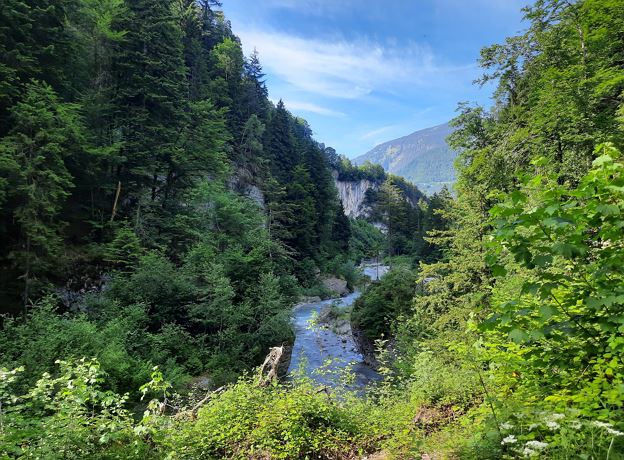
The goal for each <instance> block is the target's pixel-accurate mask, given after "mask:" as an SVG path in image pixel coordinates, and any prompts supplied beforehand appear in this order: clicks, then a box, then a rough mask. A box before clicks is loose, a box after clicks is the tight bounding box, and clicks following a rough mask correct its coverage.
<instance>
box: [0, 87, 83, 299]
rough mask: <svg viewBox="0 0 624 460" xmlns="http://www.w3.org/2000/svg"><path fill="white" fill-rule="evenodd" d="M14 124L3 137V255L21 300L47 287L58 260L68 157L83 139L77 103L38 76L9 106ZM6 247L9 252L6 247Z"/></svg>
mask: <svg viewBox="0 0 624 460" xmlns="http://www.w3.org/2000/svg"><path fill="white" fill-rule="evenodd" d="M11 120H12V125H13V128H12V129H11V131H10V132H9V135H8V136H7V137H5V138H4V139H2V141H1V142H0V167H2V168H3V170H2V177H4V178H8V180H6V179H5V181H4V183H3V184H2V186H3V189H2V190H1V193H0V197H4V199H5V204H4V207H3V209H2V217H3V219H2V220H3V222H5V223H6V222H12V225H10V226H9V227H8V228H4V229H3V231H4V232H6V233H5V234H4V235H3V236H2V239H3V241H5V245H4V248H3V254H2V257H3V258H7V259H9V260H10V261H11V262H12V265H13V267H14V269H15V270H16V271H17V272H18V273H19V274H20V275H19V278H20V280H21V283H22V286H23V289H22V299H23V303H24V305H25V306H26V305H27V304H28V302H29V301H30V299H31V296H32V295H34V294H35V293H36V291H37V290H38V289H40V288H41V287H43V285H44V282H45V276H46V274H47V273H49V272H50V269H51V267H52V264H55V265H59V264H60V262H61V260H60V258H59V256H60V251H61V249H62V235H61V230H62V229H63V225H64V224H63V222H62V221H61V220H60V218H59V216H60V213H61V210H62V208H63V205H64V203H65V200H66V199H67V197H68V196H69V194H70V190H71V188H72V187H73V178H72V177H71V175H70V174H69V171H68V169H67V166H66V161H67V158H68V157H69V156H70V155H72V154H75V153H79V149H80V148H81V146H82V144H83V132H82V130H83V128H82V126H81V123H80V120H79V119H78V117H77V115H76V107H75V106H73V105H68V104H63V103H60V102H59V101H58V98H57V96H56V94H55V93H54V91H53V90H52V88H51V87H50V86H49V85H47V84H45V83H41V82H38V81H33V82H32V83H30V84H29V85H28V86H27V87H26V95H25V97H24V100H23V101H22V102H19V103H18V104H16V105H15V107H13V108H12V110H11ZM5 251H6V252H5Z"/></svg>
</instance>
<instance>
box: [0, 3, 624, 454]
mask: <svg viewBox="0 0 624 460" xmlns="http://www.w3.org/2000/svg"><path fill="white" fill-rule="evenodd" d="M5 6H6V7H5ZM524 14H525V17H526V20H527V24H528V27H527V29H526V30H525V31H523V32H522V33H520V34H519V35H517V36H513V37H509V38H507V39H506V40H505V42H504V43H501V44H496V45H491V46H486V47H485V48H483V50H482V53H481V60H480V65H481V67H482V69H483V72H484V74H483V77H482V78H481V79H480V81H479V82H480V83H482V84H485V83H489V82H492V83H494V85H495V87H496V90H495V92H494V105H493V107H480V106H473V105H468V104H465V103H462V104H460V106H459V114H458V116H457V118H456V119H455V120H453V122H452V126H453V128H454V129H455V131H454V132H453V134H452V135H451V136H450V137H449V139H448V142H449V145H450V146H451V147H452V148H453V149H454V150H456V151H458V152H459V156H458V159H457V161H456V173H457V183H456V185H455V189H454V194H451V193H448V192H447V191H443V192H441V193H439V194H436V195H434V196H433V197H431V198H430V199H428V198H425V197H424V196H423V195H422V194H421V193H420V192H419V191H418V190H417V189H416V188H414V187H413V186H412V185H410V184H409V183H407V182H406V181H404V180H402V179H400V178H396V177H393V176H388V175H386V174H385V173H384V172H383V170H381V168H379V167H375V166H373V165H370V164H368V165H364V166H363V167H360V168H356V167H354V166H353V165H352V164H351V163H350V162H349V161H347V160H345V159H344V158H342V159H341V158H340V157H339V156H338V155H336V152H335V151H334V150H333V149H330V148H325V146H323V145H322V144H319V143H317V142H316V141H314V140H313V139H312V136H311V130H310V128H309V126H308V125H307V124H306V123H305V122H304V121H303V120H301V119H298V118H295V117H293V116H292V115H291V114H290V113H289V112H288V111H287V110H286V109H285V107H284V104H282V103H281V102H280V103H279V104H277V106H274V105H273V104H272V103H271V102H270V101H269V100H268V98H267V89H266V86H265V84H264V83H263V79H264V76H263V71H262V68H261V65H260V61H259V57H258V55H257V54H256V53H254V54H253V55H251V56H248V57H245V56H244V55H243V53H242V51H241V45H240V42H239V40H238V39H237V38H236V36H235V35H234V33H233V32H232V31H231V29H230V26H229V23H228V22H227V20H226V19H225V18H224V16H223V14H222V13H221V12H220V11H219V5H218V4H217V2H214V1H208V0H206V1H203V0H202V1H199V2H197V1H195V0H151V1H147V0H50V1H30V0H5V3H4V5H3V8H2V9H1V10H0V50H1V53H0V238H1V239H2V242H3V244H2V248H1V254H0V264H1V269H2V271H1V272H0V275H1V277H0V282H1V283H2V284H1V289H0V292H1V294H2V297H3V298H2V308H3V310H4V311H7V312H11V313H12V314H11V315H6V316H4V317H3V322H2V330H0V350H2V351H1V354H0V456H2V457H3V458H46V459H47V458H94V459H96V458H97V459H110V458H124V459H125V458H136V459H146V458H150V459H151V458H163V459H165V458H167V459H173V458H188V459H196V458H206V459H220V458H235V459H273V458H284V459H299V458H302V459H303V458H322V459H356V458H375V459H391V458H398V459H412V458H422V459H434V458H436V459H437V458H440V459H442V458H449V459H453V458H461V459H479V460H481V459H499V458H503V459H515V458H552V459H571V458H581V459H607V460H615V459H622V458H624V271H623V267H624V232H623V228H624V218H623V215H624V214H623V213H624V158H623V157H622V152H623V151H624V58H623V57H624V1H622V0H576V1H562V0H537V1H535V2H534V3H533V4H532V6H530V7H527V8H526V9H525V10H524ZM332 170H334V173H333V174H334V175H337V176H338V178H339V179H341V180H346V181H348V180H360V179H366V180H370V181H371V182H375V181H376V183H377V184H378V187H377V188H376V189H375V190H373V189H371V190H373V192H371V194H372V195H375V196H371V197H370V199H371V200H372V201H374V202H375V204H376V205H375V207H373V208H372V209H373V211H372V212H373V214H371V216H370V220H371V221H374V222H377V223H382V224H383V225H384V226H385V227H386V230H387V232H386V233H385V234H382V233H380V232H379V231H377V230H376V229H375V228H374V227H373V226H372V225H371V224H370V223H369V222H366V221H363V220H349V219H348V218H347V217H346V216H345V215H344V212H343V210H342V207H341V204H340V202H339V200H338V198H337V193H336V189H335V186H334V177H333V176H332ZM375 212H376V213H377V215H375ZM382 249H383V250H384V253H385V254H384V255H385V256H386V257H387V261H388V262H389V264H390V265H391V266H392V270H391V271H390V273H389V274H388V275H386V276H385V277H383V278H382V279H381V280H380V281H377V282H372V283H370V285H369V286H368V288H367V289H366V290H365V291H364V292H363V294H362V296H361V297H360V298H359V299H358V300H357V301H356V303H355V305H354V307H353V313H352V316H351V323H352V325H353V327H354V329H355V330H357V331H359V332H360V333H361V334H362V336H363V337H364V338H365V339H366V341H367V342H368V344H369V345H370V346H371V347H373V348H374V349H375V353H376V356H375V362H376V365H377V370H378V372H379V374H380V375H381V376H382V379H381V380H380V381H379V382H378V384H376V385H374V386H373V387H371V388H369V389H368V390H367V391H366V392H353V391H350V390H349V382H350V379H351V377H350V376H349V375H348V374H347V375H344V376H343V379H342V380H340V381H341V382H342V383H339V384H337V385H336V386H335V387H328V386H318V385H316V384H314V383H313V381H312V380H310V379H308V378H306V377H303V376H302V375H299V374H293V375H291V376H290V378H289V379H288V380H287V381H282V382H278V381H277V379H275V380H271V381H269V380H267V379H265V378H263V377H262V376H261V375H259V374H260V372H259V371H255V370H253V369H254V367H255V366H258V365H259V364H261V363H262V358H263V357H264V356H265V354H266V352H267V350H268V348H269V347H271V346H275V345H280V344H282V343H284V344H288V343H291V342H292V340H293V337H292V335H293V332H292V329H291V327H290V325H289V316H290V310H291V307H292V305H293V304H294V303H295V302H296V301H297V299H298V298H299V297H300V296H301V295H317V294H319V293H320V291H319V276H320V275H321V274H325V273H332V274H334V275H338V276H342V277H343V278H345V279H348V280H349V282H355V281H357V278H358V276H357V273H356V271H355V267H354V265H355V263H356V262H357V261H358V260H359V259H361V258H362V257H365V256H371V255H377V254H378V253H379V251H380V250H382Z"/></svg>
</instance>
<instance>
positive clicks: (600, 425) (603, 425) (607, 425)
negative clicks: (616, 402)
mask: <svg viewBox="0 0 624 460" xmlns="http://www.w3.org/2000/svg"><path fill="white" fill-rule="evenodd" d="M591 424H592V425H594V426H596V427H598V428H611V427H612V426H613V425H611V424H610V423H606V422H601V421H600V420H594V421H593V422H592V423H591Z"/></svg>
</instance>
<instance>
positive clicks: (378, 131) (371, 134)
mask: <svg viewBox="0 0 624 460" xmlns="http://www.w3.org/2000/svg"><path fill="white" fill-rule="evenodd" d="M397 127H399V125H391V126H383V127H381V128H378V129H374V130H372V131H369V132H367V133H364V135H363V136H362V137H361V139H362V140H365V139H371V138H373V137H379V136H381V135H382V134H385V133H387V132H389V131H393V130H395V129H396V128H397Z"/></svg>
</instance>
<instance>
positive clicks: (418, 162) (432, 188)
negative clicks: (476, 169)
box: [353, 123, 457, 195]
mask: <svg viewBox="0 0 624 460" xmlns="http://www.w3.org/2000/svg"><path fill="white" fill-rule="evenodd" d="M452 132H453V128H452V127H451V126H449V124H448V123H444V124H442V125H438V126H434V127H432V128H427V129H422V130H419V131H416V132H414V133H412V134H409V135H407V136H404V137H401V138H399V139H394V140H391V141H388V142H384V143H383V144H380V145H378V146H376V147H375V148H374V149H372V150H370V151H369V152H367V153H365V154H364V155H361V156H359V157H357V158H355V160H353V161H354V163H356V164H358V165H361V164H363V163H365V162H366V161H370V162H371V163H375V164H378V165H381V166H382V167H383V168H384V169H385V170H386V171H387V172H389V173H391V174H395V175H397V176H402V177H404V178H406V179H407V180H409V181H411V182H413V183H414V184H415V185H416V186H417V187H418V188H419V189H420V190H421V191H423V192H424V193H426V194H428V195H431V194H433V193H435V192H437V191H439V190H441V189H442V187H443V186H445V185H447V186H451V185H452V184H453V183H454V182H455V168H454V167H453V162H454V160H455V158H456V157H457V152H455V151H453V150H452V149H451V148H450V147H449V145H448V144H447V143H446V137H447V136H448V135H449V134H451V133H452Z"/></svg>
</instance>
